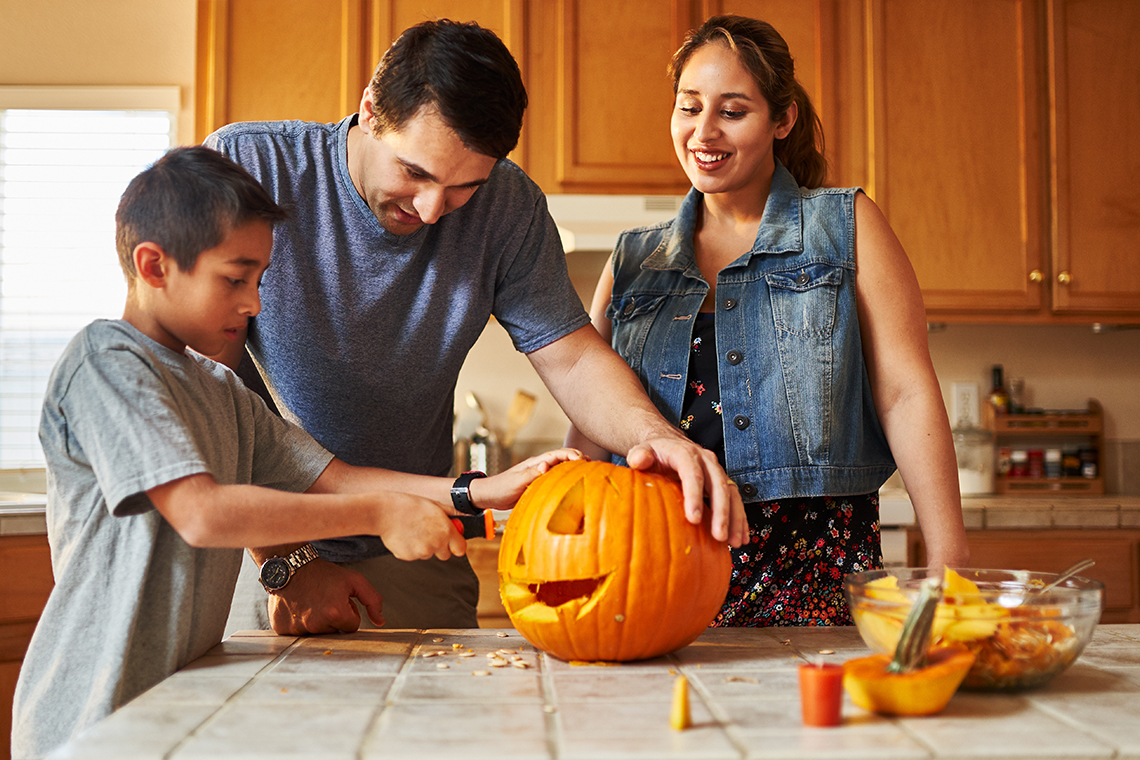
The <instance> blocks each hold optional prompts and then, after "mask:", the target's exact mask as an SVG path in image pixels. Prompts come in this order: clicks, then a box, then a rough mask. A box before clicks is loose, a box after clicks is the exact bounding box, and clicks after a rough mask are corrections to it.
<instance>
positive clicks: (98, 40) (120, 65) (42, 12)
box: [0, 0, 1140, 493]
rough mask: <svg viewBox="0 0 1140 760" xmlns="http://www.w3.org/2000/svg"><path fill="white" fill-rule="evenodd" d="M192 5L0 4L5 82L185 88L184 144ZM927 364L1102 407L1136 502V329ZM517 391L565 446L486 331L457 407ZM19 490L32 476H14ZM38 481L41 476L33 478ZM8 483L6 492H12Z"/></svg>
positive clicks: (1032, 339)
mask: <svg viewBox="0 0 1140 760" xmlns="http://www.w3.org/2000/svg"><path fill="white" fill-rule="evenodd" d="M196 7H197V6H196V2H195V0H161V1H160V2H155V1H154V0H27V2H15V1H14V0H12V1H8V0H5V2H2V3H0V43H2V44H0V84H6V85H51V84H56V85H126V84H133V85H172V84H173V85H178V86H180V87H181V88H182V105H183V112H182V115H181V117H180V119H179V134H180V135H181V139H182V142H184V143H186V142H190V141H191V140H192V135H193V123H194V111H193V106H194V32H195V22H196ZM605 259H606V254H605V253H600V252H586V251H579V252H575V253H572V254H570V255H569V257H568V259H567V261H568V263H569V266H570V270H571V276H572V277H573V278H574V281H575V284H576V286H577V287H578V290H579V293H580V295H581V296H582V298H583V300H584V302H587V303H588V301H589V299H590V297H591V295H592V293H593V288H594V282H595V281H596V278H597V274H598V272H600V271H601V268H602V266H603V264H604V262H605ZM930 348H931V355H932V356H933V359H934V365H935V369H936V370H937V372H938V376H939V379H940V380H941V382H942V388H943V393H944V394H945V395H946V397H947V403H949V393H950V386H951V383H954V382H976V383H978V384H979V386H981V390H982V391H983V392H984V391H985V390H986V389H987V388H988V383H989V367H990V365H992V364H994V363H999V362H1000V363H1002V364H1004V365H1005V368H1006V374H1007V377H1008V376H1013V377H1024V378H1025V380H1026V386H1027V390H1028V397H1029V398H1028V401H1029V403H1030V404H1031V405H1034V406H1042V407H1050V408H1080V407H1083V406H1084V405H1085V404H1086V403H1087V399H1088V398H1089V397H1095V398H1096V399H1098V400H1099V401H1100V402H1101V404H1102V405H1103V406H1104V410H1105V418H1106V428H1107V430H1106V439H1107V445H1106V448H1107V449H1108V451H1106V452H1105V463H1104V464H1105V474H1106V477H1107V478H1108V488H1109V490H1111V491H1114V492H1120V491H1122V490H1128V491H1129V492H1131V493H1140V331H1137V330H1133V331H1126V332H1111V333H1105V334H1101V335H1094V334H1093V333H1092V332H1091V330H1089V329H1088V328H1086V327H1039V326H1024V327H1018V326H1003V327H987V326H976V325H970V326H962V325H952V326H949V327H947V328H946V329H945V330H944V331H940V332H934V333H932V334H931V336H930ZM516 388H523V389H526V390H528V391H530V392H532V393H534V394H535V395H536V396H538V397H539V403H538V406H537V408H536V412H535V415H534V417H533V418H532V419H531V421H530V422H529V423H528V424H527V425H526V427H524V428H523V430H522V431H521V433H520V437H519V444H518V445H517V446H516V449H518V450H520V451H523V452H526V451H532V450H536V449H541V448H544V447H548V446H553V445H557V444H558V443H559V442H560V441H561V439H562V436H563V434H564V433H565V429H566V426H567V424H568V423H567V420H566V417H565V415H563V414H562V412H561V410H560V409H559V408H558V405H557V404H556V403H555V402H554V400H553V398H551V397H550V395H549V394H548V393H546V391H545V389H544V388H543V386H542V383H541V382H540V381H539V379H538V377H537V375H536V374H535V373H534V370H533V369H531V367H530V364H529V362H527V360H526V358H525V357H524V356H522V355H520V354H518V353H517V352H515V351H514V349H513V348H512V346H511V344H510V340H509V339H508V338H507V336H506V333H505V332H503V330H502V329H501V328H500V327H499V326H498V325H497V324H494V323H492V324H490V325H489V326H488V328H487V330H486V332H485V334H484V335H483V337H482V338H481V339H480V340H479V342H478V343H477V344H476V346H475V349H474V350H473V351H472V353H471V357H470V359H469V361H468V363H467V365H466V366H465V367H464V370H463V372H462V374H461V376H460V382H459V387H458V389H457V393H456V398H457V400H458V402H459V403H463V398H464V394H465V393H466V391H468V390H472V391H474V392H475V393H476V394H477V395H478V396H479V398H480V400H481V401H482V402H483V403H484V405H485V406H486V407H487V409H488V411H489V413H490V415H491V417H492V419H494V420H498V421H500V424H501V421H502V420H504V419H505V418H506V411H507V407H508V405H509V403H510V399H511V396H512V395H513V393H514V391H515V389H516ZM18 477H19V478H22V479H18V482H19V483H24V482H26V481H27V479H28V476H27V475H26V474H24V475H18ZM31 478H32V480H35V475H34V474H33V475H32V476H31ZM4 487H5V486H4V482H3V481H2V480H0V490H3V489H4Z"/></svg>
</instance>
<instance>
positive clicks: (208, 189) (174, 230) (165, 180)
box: [115, 146, 288, 283]
mask: <svg viewBox="0 0 1140 760" xmlns="http://www.w3.org/2000/svg"><path fill="white" fill-rule="evenodd" d="M287 216H288V214H287V213H286V212H285V210H284V209H283V208H281V207H280V206H278V205H277V203H276V202H275V201H274V200H273V198H271V197H270V196H269V193H267V192H265V188H263V187H262V186H261V185H260V184H259V183H258V182H257V180H256V179H254V178H253V177H252V176H250V174H249V172H247V171H246V170H245V169H243V168H241V167H240V166H238V165H237V164H235V163H234V162H233V161H231V160H230V159H228V158H226V157H225V156H223V155H222V154H221V153H219V152H217V151H216V150H211V149H210V148H204V147H201V146H194V147H188V148H174V149H172V150H170V151H168V152H167V153H166V154H165V155H164V156H163V157H162V158H160V159H158V160H157V161H155V162H154V163H153V164H151V165H150V166H149V167H147V168H146V169H144V170H143V171H142V172H140V173H139V174H138V176H136V177H135V178H134V179H132V180H131V182H130V184H129V185H127V189H126V190H125V191H124V192H123V197H122V198H121V199H120V200H119V208H118V210H117V211H116V212H115V247H116V248H117V249H118V251H119V264H120V266H122V268H123V273H124V274H125V275H126V276H127V282H128V283H133V282H134V278H135V277H136V276H137V275H138V272H136V271H135V264H134V250H135V247H136V246H137V245H138V244H139V243H143V242H151V243H156V244H157V245H159V246H161V247H162V249H163V250H164V251H165V252H166V254H167V255H168V256H170V257H171V258H173V259H174V261H175V263H176V264H177V265H178V268H179V269H180V270H182V271H183V272H189V271H190V270H192V269H193V268H194V264H195V263H196V262H197V261H198V255H199V254H200V253H202V251H205V250H209V249H210V248H214V247H216V246H218V245H220V244H221V242H222V241H223V240H225V239H226V236H227V235H229V234H230V232H231V231H232V230H233V229H235V228H236V227H240V226H241V225H242V224H245V223H246V222H248V221H252V220H261V221H264V222H267V223H269V224H271V225H272V224H274V223H275V222H279V221H281V220H283V219H285V218H286V217H287Z"/></svg>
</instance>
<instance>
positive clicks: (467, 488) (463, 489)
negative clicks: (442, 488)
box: [451, 470, 487, 515]
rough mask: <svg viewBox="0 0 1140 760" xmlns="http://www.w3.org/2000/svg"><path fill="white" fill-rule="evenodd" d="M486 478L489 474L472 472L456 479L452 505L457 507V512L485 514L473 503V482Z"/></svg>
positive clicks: (452, 492)
mask: <svg viewBox="0 0 1140 760" xmlns="http://www.w3.org/2000/svg"><path fill="white" fill-rule="evenodd" d="M485 477H487V473H485V472H479V471H478V470H472V471H470V472H465V473H463V474H462V475H460V476H459V477H458V478H456V479H455V483H453V484H452V486H451V503H452V504H453V505H454V506H455V511H457V512H460V513H462V514H465V515H481V514H483V510H482V509H480V508H479V507H477V506H475V505H474V504H472V503H471V481H472V480H475V479H476V478H485Z"/></svg>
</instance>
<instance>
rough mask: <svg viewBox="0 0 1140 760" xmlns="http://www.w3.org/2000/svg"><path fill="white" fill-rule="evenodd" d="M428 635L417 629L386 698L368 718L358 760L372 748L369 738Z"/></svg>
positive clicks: (393, 700) (377, 730) (373, 734)
mask: <svg viewBox="0 0 1140 760" xmlns="http://www.w3.org/2000/svg"><path fill="white" fill-rule="evenodd" d="M377 630H379V629H377ZM426 635H427V629H424V628H418V629H416V639H415V641H413V642H412V644H411V646H409V647H408V652H407V654H406V655H404V663H403V664H402V665H401V666H400V670H399V672H397V673H396V675H395V677H394V678H393V679H392V683H391V684H389V686H388V691H387V692H386V693H385V694H384V698H383V699H381V700H380V702H379V704H378V705H377V706H376V709H375V710H374V711H373V713H372V715H371V716H370V717H369V719H368V725H367V726H366V727H365V729H364V733H363V734H362V735H361V737H360V743H359V744H357V746H356V753H355V757H356V758H357V760H362V758H363V757H364V755H365V754H366V752H367V751H368V750H369V749H371V747H369V746H368V745H369V740H370V739H371V738H372V737H374V736H376V734H377V733H378V732H379V723H380V719H381V718H382V717H383V716H384V712H385V711H386V710H387V709H388V708H389V707H391V706H392V705H393V704H394V703H395V699H394V695H395V694H397V693H398V691H399V689H400V688H401V687H403V685H404V681H406V680H407V679H408V674H409V673H410V672H411V670H412V667H413V666H414V665H415V662H416V650H417V649H418V648H419V647H420V646H421V645H422V644H423V640H424V636H426Z"/></svg>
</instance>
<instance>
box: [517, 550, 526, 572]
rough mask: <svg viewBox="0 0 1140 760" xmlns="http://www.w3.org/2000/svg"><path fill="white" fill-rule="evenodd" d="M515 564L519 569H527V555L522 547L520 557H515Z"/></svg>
mask: <svg viewBox="0 0 1140 760" xmlns="http://www.w3.org/2000/svg"><path fill="white" fill-rule="evenodd" d="M515 564H516V565H517V566H519V567H526V555H525V554H524V553H523V549H522V547H521V546H520V547H519V556H517V557H515Z"/></svg>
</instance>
